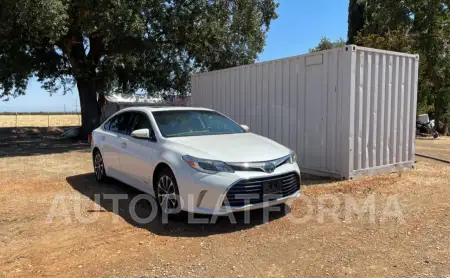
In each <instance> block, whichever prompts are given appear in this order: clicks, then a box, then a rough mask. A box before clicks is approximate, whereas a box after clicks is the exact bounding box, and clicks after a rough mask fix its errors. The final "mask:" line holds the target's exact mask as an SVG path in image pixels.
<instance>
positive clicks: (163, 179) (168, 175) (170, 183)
mask: <svg viewBox="0 0 450 278" xmlns="http://www.w3.org/2000/svg"><path fill="white" fill-rule="evenodd" d="M155 195H156V200H157V202H158V206H159V207H160V209H161V212H162V213H164V214H168V215H176V214H179V212H180V211H181V208H180V192H179V190H178V184H177V181H176V179H175V176H174V174H173V173H172V171H171V170H170V169H168V168H163V169H161V170H160V172H159V173H158V174H157V177H156V184H155Z"/></svg>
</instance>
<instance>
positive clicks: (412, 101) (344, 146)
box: [191, 45, 419, 179]
mask: <svg viewBox="0 0 450 278" xmlns="http://www.w3.org/2000/svg"><path fill="white" fill-rule="evenodd" d="M418 65H419V56H418V55H412V54H405V53H397V52H391V51H384V50H378V49H371V48H364V47H359V46H356V45H348V46H344V47H342V48H336V49H331V50H326V51H322V52H316V53H310V54H306V55H300V56H296V57H290V58H285V59H280V60H274V61H268V62H263V63H256V64H252V65H246V66H240V67H235V68H229V69H224V70H218V71H212V72H205V73H197V74H193V75H192V78H191V93H192V105H193V106H202V107H209V108H212V109H215V110H217V111H220V112H222V113H224V114H226V115H228V116H229V117H231V118H232V119H234V120H235V121H237V122H239V123H241V124H246V125H248V126H249V127H250V130H251V131H252V132H254V133H257V134H260V135H263V136H266V137H269V138H271V139H273V140H275V141H277V142H279V143H281V144H283V145H285V146H287V147H289V148H291V149H292V150H294V151H296V152H297V157H298V164H299V166H300V168H301V170H302V171H303V172H306V173H312V174H319V175H325V176H330V177H335V178H342V179H352V178H354V177H358V176H360V175H372V174H377V173H388V172H392V171H397V170H400V169H405V168H412V167H414V152H415V145H414V139H415V125H416V123H415V119H416V106H417V80H418Z"/></svg>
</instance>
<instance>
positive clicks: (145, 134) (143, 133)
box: [131, 128, 151, 139]
mask: <svg viewBox="0 0 450 278" xmlns="http://www.w3.org/2000/svg"><path fill="white" fill-rule="evenodd" d="M131 137H133V138H137V139H151V136H150V130H149V129H148V128H142V129H136V130H135V131H133V132H132V133H131Z"/></svg>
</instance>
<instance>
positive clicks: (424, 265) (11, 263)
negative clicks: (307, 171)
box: [0, 135, 450, 277]
mask: <svg viewBox="0 0 450 278" xmlns="http://www.w3.org/2000/svg"><path fill="white" fill-rule="evenodd" d="M17 136H18V137H17V138H20V135H17ZM449 143H450V141H448V140H447V139H444V140H441V139H439V141H434V140H430V141H428V140H427V141H425V140H424V141H418V144H417V145H418V151H419V148H421V151H424V152H425V151H427V152H429V153H436V154H438V153H439V154H442V153H444V151H445V150H447V149H448V148H449V147H450V144H449ZM437 149H439V150H437ZM81 150H82V149H81V148H80V150H78V151H70V152H67V150H66V151H65V152H58V151H56V152H54V153H46V154H41V153H38V152H36V151H33V152H31V153H29V154H27V155H6V156H5V155H4V156H3V157H2V158H0V181H1V183H0V273H1V274H0V277H1V275H2V274H3V275H4V276H7V277H39V276H63V277H96V276H98V277H111V276H114V277H180V276H183V277H212V276H214V277H326V276H330V277H424V276H431V277H449V276H450V264H449V263H448V262H450V204H449V202H448V200H449V199H450V186H449V183H450V166H449V165H447V164H444V163H438V162H435V161H432V160H428V159H422V158H418V159H417V160H418V161H417V165H416V169H415V170H411V171H405V172H402V173H396V174H390V175H384V176H378V177H366V178H362V179H360V180H356V181H332V180H322V179H314V180H306V181H304V182H305V184H306V185H305V186H304V187H303V189H302V193H303V196H305V197H304V198H301V199H299V200H297V201H295V202H294V203H293V204H292V206H291V210H292V212H291V214H288V215H285V214H284V213H271V216H270V219H269V221H268V222H267V223H264V222H263V216H262V212H261V211H256V212H252V214H251V222H250V223H249V224H245V223H243V221H242V219H243V218H244V217H243V215H242V214H237V215H236V218H237V219H238V224H230V223H229V222H230V221H229V219H228V218H221V219H219V221H218V222H217V223H216V224H204V225H192V224H188V223H187V221H186V220H183V219H181V220H177V221H170V222H169V223H168V224H161V222H160V221H159V219H156V220H154V221H152V222H150V223H147V224H139V223H136V222H135V221H134V220H133V219H132V217H130V215H129V212H128V209H127V208H128V207H129V205H130V201H129V200H123V201H121V202H120V203H119V210H118V212H117V213H114V210H113V208H112V203H111V201H108V200H104V199H102V200H101V201H100V204H99V205H98V206H96V205H95V203H94V201H93V200H94V199H95V194H104V193H110V194H114V193H120V194H128V195H129V196H136V195H137V194H140V193H139V192H138V191H136V190H134V189H132V188H130V187H128V186H126V185H124V184H122V183H119V182H114V181H111V182H109V183H102V184H99V183H96V182H95V181H94V178H93V176H92V174H91V172H92V166H91V157H90V153H89V152H86V151H81ZM84 150H85V149H84ZM38 154H39V155H38ZM61 196H63V197H61ZM324 196H325V197H326V196H332V198H334V197H337V198H338V200H339V202H340V205H339V206H338V207H337V210H336V211H337V218H333V217H332V216H331V215H330V213H329V212H328V209H331V208H333V204H332V202H330V201H326V202H322V203H323V205H319V204H320V203H321V200H323V198H325V197H324ZM56 197H59V198H62V199H61V200H62V201H61V202H59V203H58V207H57V211H58V212H64V210H65V209H66V210H67V212H68V213H69V215H70V217H68V218H66V217H64V216H56V217H54V218H52V219H51V220H52V221H51V223H50V222H48V220H49V219H48V214H49V211H50V210H51V207H52V204H53V203H54V201H55V198H56ZM370 198H374V200H375V220H374V221H372V220H371V219H370V214H367V213H366V214H363V215H362V217H358V215H357V214H350V218H349V217H348V216H347V215H346V209H345V200H354V201H355V202H356V205H358V206H359V207H362V206H363V205H364V202H366V201H367V200H370ZM306 199H308V200H309V201H310V202H311V206H310V207H308V205H307V202H306V201H305V200H306ZM78 200H81V202H78ZM393 201H394V202H393ZM395 201H396V203H397V204H398V205H399V208H400V209H401V217H398V215H397V216H389V217H386V216H385V214H384V213H383V212H384V210H385V208H386V204H394V205H395ZM77 204H81V205H80V206H77ZM136 210H137V213H138V214H140V213H142V214H145V213H149V210H150V207H148V206H146V204H145V203H142V204H138V206H137V209H136ZM309 210H311V211H310V212H309ZM306 215H310V217H309V218H306V217H305V216H306ZM322 216H323V217H322ZM88 217H97V219H96V220H95V221H92V222H91V223H86V221H85V220H86V219H89V218H88ZM292 218H295V219H297V220H302V221H297V222H299V223H295V221H293V220H292ZM322 218H323V220H322ZM80 219H82V220H83V219H84V220H83V221H81V220H80Z"/></svg>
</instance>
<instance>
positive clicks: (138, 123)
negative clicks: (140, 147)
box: [131, 112, 155, 139]
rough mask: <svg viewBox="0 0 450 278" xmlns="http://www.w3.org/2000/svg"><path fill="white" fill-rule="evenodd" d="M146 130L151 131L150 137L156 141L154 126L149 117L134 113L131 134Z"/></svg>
mask: <svg viewBox="0 0 450 278" xmlns="http://www.w3.org/2000/svg"><path fill="white" fill-rule="evenodd" d="M144 128H148V130H149V131H150V136H152V139H154V138H155V137H154V136H155V133H154V132H153V128H152V124H151V122H150V119H149V118H148V116H147V115H145V114H144V113H138V112H137V113H134V117H133V119H132V124H131V132H133V131H135V130H138V129H144Z"/></svg>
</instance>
